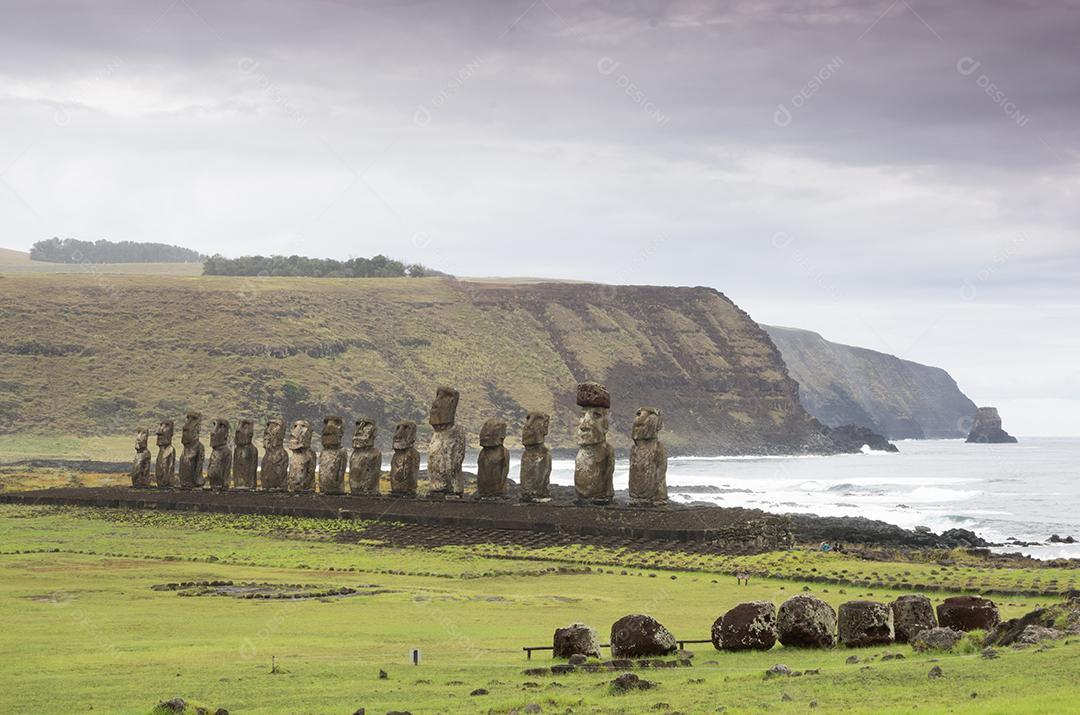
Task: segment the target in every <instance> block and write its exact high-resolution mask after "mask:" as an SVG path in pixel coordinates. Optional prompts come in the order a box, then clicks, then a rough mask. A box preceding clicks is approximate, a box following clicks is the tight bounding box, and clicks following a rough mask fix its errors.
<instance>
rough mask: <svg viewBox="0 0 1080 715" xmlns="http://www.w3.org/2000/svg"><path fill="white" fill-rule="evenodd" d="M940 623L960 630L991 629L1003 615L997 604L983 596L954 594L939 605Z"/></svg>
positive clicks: (945, 626)
mask: <svg viewBox="0 0 1080 715" xmlns="http://www.w3.org/2000/svg"><path fill="white" fill-rule="evenodd" d="M937 615H938V623H940V624H941V626H942V627H944V628H954V629H956V630H958V631H974V630H984V631H991V630H993V628H994V627H995V626H996V625H997V624H998V621H999V620H1000V619H1001V617H1000V616H999V615H998V609H997V606H995V605H994V602H993V601H991V600H990V599H988V598H983V597H981V596H952V597H951V598H946V599H945V600H944V601H943V602H942V603H941V604H940V605H938V607H937Z"/></svg>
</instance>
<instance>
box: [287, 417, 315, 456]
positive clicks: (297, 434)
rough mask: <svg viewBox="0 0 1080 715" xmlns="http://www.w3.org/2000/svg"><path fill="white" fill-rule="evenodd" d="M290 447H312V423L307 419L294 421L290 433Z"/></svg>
mask: <svg viewBox="0 0 1080 715" xmlns="http://www.w3.org/2000/svg"><path fill="white" fill-rule="evenodd" d="M289 449H311V423H310V422H308V421H307V420H297V421H296V422H293V426H292V432H290V433H289Z"/></svg>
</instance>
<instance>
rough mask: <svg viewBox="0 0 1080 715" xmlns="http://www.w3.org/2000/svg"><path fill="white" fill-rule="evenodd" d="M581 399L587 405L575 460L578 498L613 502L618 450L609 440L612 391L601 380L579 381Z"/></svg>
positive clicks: (583, 500)
mask: <svg viewBox="0 0 1080 715" xmlns="http://www.w3.org/2000/svg"><path fill="white" fill-rule="evenodd" d="M577 403H578V405H579V406H580V407H582V408H584V412H582V413H581V419H580V420H579V421H578V433H577V443H578V445H579V446H580V447H581V449H579V450H578V453H577V459H576V460H575V461H574V488H575V489H576V490H577V497H578V501H581V502H591V503H593V504H601V505H602V504H610V503H611V500H612V498H613V497H614V496H615V486H614V484H613V482H612V479H613V477H614V476H615V450H614V448H612V446H611V445H610V444H608V441H607V431H608V412H609V411H610V409H611V395H609V394H608V391H607V388H605V387H604V386H603V385H601V384H599V383H596V382H583V383H581V384H580V385H578V389H577Z"/></svg>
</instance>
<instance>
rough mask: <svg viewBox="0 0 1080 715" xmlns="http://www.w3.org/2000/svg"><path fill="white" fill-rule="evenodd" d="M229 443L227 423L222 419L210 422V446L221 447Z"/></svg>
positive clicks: (216, 418) (218, 418)
mask: <svg viewBox="0 0 1080 715" xmlns="http://www.w3.org/2000/svg"><path fill="white" fill-rule="evenodd" d="M228 442H229V421H228V420H227V419H225V418H224V417H215V418H214V419H212V420H210V446H211V447H221V446H222V445H225V444H228Z"/></svg>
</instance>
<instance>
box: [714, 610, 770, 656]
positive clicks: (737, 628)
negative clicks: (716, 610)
mask: <svg viewBox="0 0 1080 715" xmlns="http://www.w3.org/2000/svg"><path fill="white" fill-rule="evenodd" d="M776 637H777V632H776V607H775V606H773V604H772V603H771V602H770V601H751V602H749V603H740V604H739V605H737V606H735V607H734V608H732V609H731V610H730V611H728V612H727V613H725V614H724V615H722V616H720V618H717V619H716V622H715V623H713V626H712V643H713V647H715V648H716V649H717V650H721V649H723V650H733V651H739V650H768V649H770V648H772V647H773V646H774V645H775V644H776Z"/></svg>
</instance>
